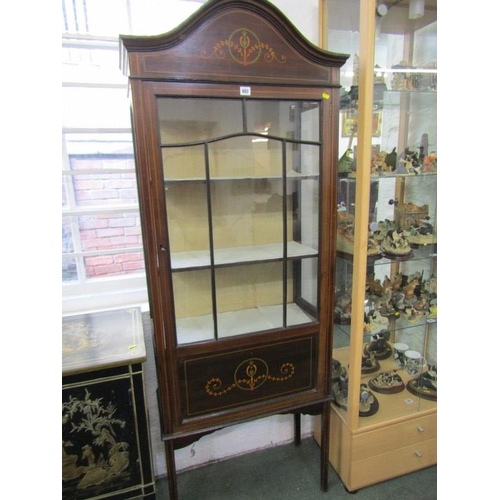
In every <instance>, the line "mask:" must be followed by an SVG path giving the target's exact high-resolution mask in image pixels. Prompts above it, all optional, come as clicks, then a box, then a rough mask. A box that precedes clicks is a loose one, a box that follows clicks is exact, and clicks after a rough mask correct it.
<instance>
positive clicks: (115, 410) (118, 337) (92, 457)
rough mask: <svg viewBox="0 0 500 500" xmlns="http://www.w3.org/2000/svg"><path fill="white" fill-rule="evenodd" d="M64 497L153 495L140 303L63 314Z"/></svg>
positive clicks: (153, 485) (120, 497) (89, 497)
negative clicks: (134, 305) (136, 305)
mask: <svg viewBox="0 0 500 500" xmlns="http://www.w3.org/2000/svg"><path fill="white" fill-rule="evenodd" d="M62 354H63V355H62V368H63V370H62V375H63V379H62V498H63V499H67V500H75V499H81V500H83V499H91V498H92V499H97V498H99V499H109V500H113V499H114V500H118V499H120V500H125V499H133V498H144V499H150V500H154V498H155V483H154V478H153V469H152V460H151V446H150V439H149V425H148V414H147V405H146V399H145V391H144V362H145V361H146V349H145V345H144V337H143V328H142V315H141V310H140V308H129V309H116V310H110V311H100V312H92V313H86V314H76V315H67V316H63V319H62Z"/></svg>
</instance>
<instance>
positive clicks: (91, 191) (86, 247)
mask: <svg viewBox="0 0 500 500" xmlns="http://www.w3.org/2000/svg"><path fill="white" fill-rule="evenodd" d="M71 167H72V169H73V170H82V169H96V170H97V171H96V173H92V174H88V173H84V174H81V175H75V176H73V190H74V197H75V204H76V207H77V208H84V207H95V208H97V207H102V208H103V209H107V208H108V207H120V206H130V205H132V206H134V205H135V206H137V211H133V212H130V211H125V212H120V211H117V212H116V213H101V214H91V215H80V216H79V217H78V224H79V228H80V240H81V245H82V250H83V251H94V250H110V251H114V250H119V249H125V248H137V247H142V237H141V224H140V216H139V208H138V199H137V184H136V176H135V173H104V172H103V173H100V172H99V171H98V170H99V169H102V168H105V169H110V168H117V169H123V168H133V167H134V162H133V159H129V158H126V159H98V160H96V159H92V158H90V159H87V158H83V159H82V158H78V159H75V158H73V159H72V162H71ZM84 261H85V269H86V276H87V278H92V277H105V276H117V275H123V274H130V273H134V272H143V271H144V259H143V255H142V252H134V253H120V252H117V253H113V254H112V255H111V254H110V255H102V256H98V257H87V258H85V259H84Z"/></svg>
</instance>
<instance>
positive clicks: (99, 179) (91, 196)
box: [72, 159, 138, 207]
mask: <svg viewBox="0 0 500 500" xmlns="http://www.w3.org/2000/svg"><path fill="white" fill-rule="evenodd" d="M73 163H74V166H75V167H76V168H78V167H79V166H80V165H81V164H80V162H79V161H77V160H75V161H74V162H73ZM89 163H92V164H95V163H99V164H102V163H104V162H103V161H101V160H99V159H95V160H93V161H92V162H89V161H85V164H87V165H89ZM107 163H108V162H107ZM119 163H120V162H119ZM72 184H73V186H72V190H73V196H74V203H75V207H104V206H106V207H110V206H123V205H134V206H137V203H138V202H137V182H136V176H135V173H133V172H131V173H121V174H114V173H100V172H99V171H98V170H96V171H95V173H86V174H83V175H73V176H72Z"/></svg>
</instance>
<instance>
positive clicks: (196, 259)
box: [171, 241, 318, 271]
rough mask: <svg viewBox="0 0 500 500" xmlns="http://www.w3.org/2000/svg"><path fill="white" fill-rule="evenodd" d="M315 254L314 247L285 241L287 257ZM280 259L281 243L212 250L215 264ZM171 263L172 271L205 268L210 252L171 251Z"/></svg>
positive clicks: (208, 263) (312, 255) (281, 256)
mask: <svg viewBox="0 0 500 500" xmlns="http://www.w3.org/2000/svg"><path fill="white" fill-rule="evenodd" d="M317 255H318V251H317V250H315V249H314V248H311V247H308V246H306V245H302V244H301V243H297V242H296V241H289V242H288V243H287V257H288V258H289V259H301V258H304V257H316V256H317ZM280 259H283V244H282V243H269V244H266V245H255V246H242V247H230V248H218V249H215V250H214V261H215V265H216V266H227V265H234V264H246V263H254V262H269V261H273V260H280ZM171 264H172V270H173V271H182V270H184V271H185V270H192V269H205V268H208V267H210V252H209V250H196V251H192V252H173V253H172V254H171Z"/></svg>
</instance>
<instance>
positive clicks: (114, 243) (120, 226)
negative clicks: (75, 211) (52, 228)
mask: <svg viewBox="0 0 500 500" xmlns="http://www.w3.org/2000/svg"><path fill="white" fill-rule="evenodd" d="M78 227H79V229H80V239H81V246H82V250H83V251H92V250H112V249H118V248H142V237H141V223H140V218H139V213H138V212H130V213H102V214H94V215H81V216H79V217H78Z"/></svg>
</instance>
